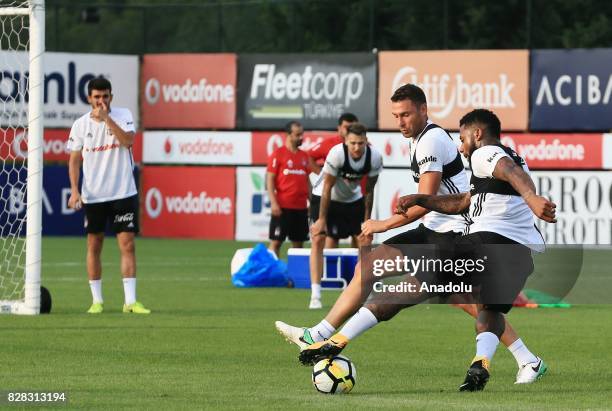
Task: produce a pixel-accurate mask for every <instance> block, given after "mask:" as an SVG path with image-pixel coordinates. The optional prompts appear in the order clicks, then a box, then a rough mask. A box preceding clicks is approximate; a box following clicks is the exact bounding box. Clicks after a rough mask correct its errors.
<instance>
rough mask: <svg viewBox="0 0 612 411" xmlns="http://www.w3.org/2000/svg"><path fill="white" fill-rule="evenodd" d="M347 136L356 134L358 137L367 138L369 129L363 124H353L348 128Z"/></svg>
mask: <svg viewBox="0 0 612 411" xmlns="http://www.w3.org/2000/svg"><path fill="white" fill-rule="evenodd" d="M346 131H347V135H349V134H355V135H357V136H361V137H366V132H367V131H368V129H367V128H366V126H364V125H363V124H361V123H353V124H351V125H350V126H348V128H347V130H346Z"/></svg>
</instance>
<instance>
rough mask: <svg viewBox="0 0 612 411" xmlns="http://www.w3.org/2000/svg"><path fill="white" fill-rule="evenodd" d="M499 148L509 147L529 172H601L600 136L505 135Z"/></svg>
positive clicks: (601, 149)
mask: <svg viewBox="0 0 612 411" xmlns="http://www.w3.org/2000/svg"><path fill="white" fill-rule="evenodd" d="M501 142H502V144H503V145H505V146H508V147H510V148H512V149H513V150H514V151H516V152H517V153H518V154H519V155H520V156H521V157H523V158H524V159H525V161H527V165H528V166H529V168H531V169H546V168H548V169H550V168H558V169H564V168H565V169H576V168H580V169H601V168H602V167H603V136H602V135H601V134H544V133H542V134H505V133H502V137H501Z"/></svg>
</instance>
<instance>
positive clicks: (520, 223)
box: [465, 144, 544, 251]
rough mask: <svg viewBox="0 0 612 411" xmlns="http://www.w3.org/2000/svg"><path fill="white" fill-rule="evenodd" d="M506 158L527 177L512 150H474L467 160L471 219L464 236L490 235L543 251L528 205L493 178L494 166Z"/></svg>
mask: <svg viewBox="0 0 612 411" xmlns="http://www.w3.org/2000/svg"><path fill="white" fill-rule="evenodd" d="M504 157H508V158H510V159H512V160H513V161H514V162H515V163H516V164H517V165H519V166H521V167H522V168H523V170H525V171H526V172H527V173H529V168H528V167H527V164H526V163H525V160H524V159H523V158H521V157H520V156H519V155H518V154H517V153H516V152H514V150H512V149H511V148H509V147H505V146H502V145H501V144H500V145H489V146H484V147H480V148H478V149H476V150H475V151H474V152H473V153H472V157H471V158H470V166H471V168H472V177H471V179H470V192H471V200H470V219H471V221H472V223H471V224H470V225H469V226H468V227H466V231H465V233H476V232H479V231H489V232H494V233H497V234H499V235H502V236H504V237H506V238H509V239H511V240H514V241H516V242H518V243H521V244H524V245H526V246H528V247H529V248H531V249H533V250H535V251H543V249H544V239H543V238H542V235H541V234H540V232H539V231H538V229H537V227H536V226H535V222H534V215H533V212H532V211H531V209H530V208H529V206H527V203H525V201H524V200H523V198H522V197H521V196H520V194H519V193H518V192H517V191H516V190H515V189H514V188H513V187H512V186H511V185H510V183H508V182H506V181H502V180H498V179H496V178H495V177H493V170H495V166H496V165H497V162H498V161H499V160H500V159H502V158H504Z"/></svg>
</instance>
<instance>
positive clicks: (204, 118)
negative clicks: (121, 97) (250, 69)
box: [141, 54, 236, 129]
mask: <svg viewBox="0 0 612 411" xmlns="http://www.w3.org/2000/svg"><path fill="white" fill-rule="evenodd" d="M141 87H142V88H141V92H142V99H141V101H142V116H143V124H144V126H145V127H147V128H228V129H232V128H234V126H235V117H236V55H235V54H146V55H145V56H144V58H143V66H142V82H141Z"/></svg>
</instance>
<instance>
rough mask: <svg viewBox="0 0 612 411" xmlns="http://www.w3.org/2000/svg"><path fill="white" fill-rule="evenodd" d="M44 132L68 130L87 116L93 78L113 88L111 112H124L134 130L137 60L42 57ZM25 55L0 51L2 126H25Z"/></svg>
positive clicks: (106, 56)
mask: <svg viewBox="0 0 612 411" xmlns="http://www.w3.org/2000/svg"><path fill="white" fill-rule="evenodd" d="M43 59H44V68H43V70H44V105H43V113H44V123H45V127H71V126H72V123H73V122H74V121H75V120H76V119H77V118H79V117H80V116H82V115H83V114H85V113H87V112H88V111H89V109H90V105H89V103H88V102H87V83H88V82H89V80H91V79H93V78H94V77H97V76H104V77H106V78H108V79H109V80H110V81H111V83H112V86H113V103H112V105H113V106H115V107H126V108H128V109H129V110H130V111H131V112H132V115H133V116H134V125H135V126H136V128H138V125H139V121H138V120H139V118H138V113H139V111H138V56H126V55H123V56H119V55H111V54H83V53H55V52H46V53H45V54H44V57H43ZM27 62H28V53H27V52H22V51H0V104H4V106H3V109H2V111H0V125H2V126H13V127H16V126H21V127H23V126H25V124H26V123H27V112H28V104H27V101H25V99H24V96H25V92H26V90H27V85H28V76H29V71H28V68H27V67H28V64H27Z"/></svg>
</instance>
